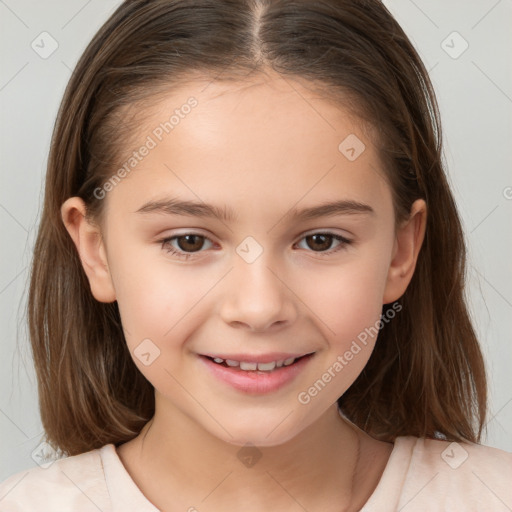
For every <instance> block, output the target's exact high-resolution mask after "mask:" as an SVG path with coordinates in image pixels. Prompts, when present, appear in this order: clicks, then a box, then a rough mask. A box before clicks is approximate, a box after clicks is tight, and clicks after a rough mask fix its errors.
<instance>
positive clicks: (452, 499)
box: [395, 436, 512, 511]
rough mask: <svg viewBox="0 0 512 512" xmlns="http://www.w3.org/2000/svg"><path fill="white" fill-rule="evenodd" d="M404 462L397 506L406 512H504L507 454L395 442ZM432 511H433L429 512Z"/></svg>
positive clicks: (509, 504) (508, 502)
mask: <svg viewBox="0 0 512 512" xmlns="http://www.w3.org/2000/svg"><path fill="white" fill-rule="evenodd" d="M395 445H396V447H397V450H401V451H402V452H403V454H404V455H405V461H407V471H406V473H405V475H404V482H403V493H402V496H401V505H402V506H404V505H405V504H406V503H409V504H410V505H409V507H410V508H408V510H416V509H417V510H426V509H427V508H428V509H429V510H434V509H433V508H432V505H433V503H435V504H436V505H437V503H439V505H440V508H439V510H452V509H453V510H461V509H463V510H492V511H494V510H510V509H511V508H512V485H511V483H512V453H509V452H506V451H504V450H499V449H497V448H491V447H489V446H484V445H478V444H473V443H468V442H461V443H457V442H449V441H443V440H437V439H424V438H416V437H411V436H407V437H403V438H397V440H396V442H395ZM435 510H437V509H435Z"/></svg>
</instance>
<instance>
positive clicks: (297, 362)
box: [199, 352, 314, 395]
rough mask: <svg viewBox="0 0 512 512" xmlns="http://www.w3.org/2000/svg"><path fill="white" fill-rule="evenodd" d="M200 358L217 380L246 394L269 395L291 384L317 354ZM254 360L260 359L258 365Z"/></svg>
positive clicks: (203, 356) (213, 356)
mask: <svg viewBox="0 0 512 512" xmlns="http://www.w3.org/2000/svg"><path fill="white" fill-rule="evenodd" d="M220 356H221V354H219V355H217V354H215V355H210V356H207V355H200V356H199V360H200V361H201V362H202V363H203V364H205V366H206V368H207V369H208V371H209V372H210V375H212V376H213V377H214V378H215V380H217V381H220V382H221V383H222V384H223V385H226V384H227V385H228V386H229V387H230V388H234V389H235V390H237V391H242V392H244V393H245V394H252V395H258V394H265V393H271V392H273V391H277V390H278V389H280V388H282V387H284V386H285V385H287V384H289V383H291V382H292V381H293V380H294V379H295V377H296V376H297V375H299V373H300V372H301V371H302V370H303V369H304V368H305V366H306V365H307V364H308V363H309V361H310V360H311V359H312V357H313V356H314V352H311V353H308V354H304V355H291V354H267V355H264V356H250V355H243V354H240V355H238V354H237V355H235V354H233V355H229V356H228V355H224V357H220ZM254 359H259V360H257V361H255V360H254Z"/></svg>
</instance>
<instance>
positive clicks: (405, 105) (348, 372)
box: [0, 0, 512, 512]
mask: <svg viewBox="0 0 512 512" xmlns="http://www.w3.org/2000/svg"><path fill="white" fill-rule="evenodd" d="M441 153H442V151H441V131H440V123H439V114H438V108H437V104H436V99H435V95H434V92H433V90H432V85H431V83H430V81H429V78H428V74H427V72H426V70H425V68H424V66H423V64H422V62H421V60H420V58H419V57H418V55H417V53H416V52H415V50H414V48H413V46H412V45H411V43H410V42H409V40H408V39H407V37H406V36H405V34H404V32H403V31H402V30H401V28H400V27H399V26H398V24H397V23H396V21H395V20H394V19H393V18H392V16H391V15H390V13H389V12H388V11H387V10H386V8H385V7H384V6H383V5H382V4H381V3H380V2H379V1H378V0H357V1H354V0H350V1H348V0H346V1H345V0H322V1H316V2H311V1H305V0H277V1H269V0H245V1H244V0H200V1H198V0H195V1H190V0H153V1H143V0H130V1H126V2H124V3H123V4H122V5H121V6H120V7H119V8H118V9H117V11H116V12H115V13H114V14H113V15H112V17H111V18H110V19H109V20H108V21H107V22H106V23H105V25H104V26H103V27H102V28H101V30H100V31H99V32H98V34H97V35H96V36H95V37H94V39H93V41H92V42H91V43H90V45H89V47H88V48H87V49H86V51H85V53H84V54H83V56H82V58H81V60H80V61H79V63H78V65H77V67H76V70H75V72H74V74H73V76H72V78H71V80H70V83H69V86H68V88H67V90H66V93H65V97H64V99H63V102H62V105H61V108H60V112H59V116H58V120H57V124H56V127H55V131H54V134H53V143H52V147H51V152H50V156H49V165H48V172H47V178H46V189H45V194H46V196H45V203H44V211H43V213H42V219H41V224H40V228H39V235H38V239H37V243H36V246H35V253H34V260H33V268H32V276H31V283H30V296H29V325H30V334H31V343H32V349H33V353H34V358H35V364H36V369H37V375H38V383H39V397H40V409H41V416H42V421H43V424H44V427H45V431H46V442H47V447H49V448H51V449H54V450H56V451H57V452H58V453H59V455H62V456H64V457H63V458H60V459H59V460H57V461H55V462H53V463H52V461H49V462H48V463H47V464H44V465H43V466H44V467H38V468H35V469H31V470H30V471H27V472H23V473H19V474H17V475H14V476H12V477H11V478H9V479H8V480H6V481H5V482H4V483H3V484H2V486H1V491H0V497H1V499H0V509H1V510H5V511H7V510H9V511H18V510H19V511H21V510H23V511H25V510H26V511H28V510H30V511H35V510H59V511H61V510H73V511H85V510H101V511H103V512H107V511H120V510H123V511H125V510H137V511H156V510H165V511H171V512H174V511H187V510H188V511H201V512H207V511H223V512H226V511H227V512H229V511H231V510H240V509H243V510H244V511H248V512H252V511H262V510H270V509H276V510H287V511H288V510H289V511H301V510H307V511H311V512H312V511H317V510H322V511H324V512H335V511H337V512H338V511H341V510H345V511H348V510H350V511H355V510H363V511H365V512H369V511H376V510H378V511H387V510H389V511H391V510H402V509H405V510H407V511H412V510H427V509H428V510H482V509H485V510H510V509H511V507H512V494H511V491H510V482H511V481H512V454H509V453H507V452H504V451H501V450H497V449H493V448H490V447H485V446H482V445H480V444H479V443H480V439H481V436H482V432H483V427H484V424H485V419H486V400H487V397H486V377H485V372H484V364H483V360H482V354H481V351H480V348H479V345H478V342H477V339H476V337H475V332H474V329H473V327H472V324H471V322H470V318H469V315H468V310H467V306H466V303H465V301H464V288H463V284H464V272H465V259H464V258H465V252H464V238H463V233H462V230H461V223H460V220H459V216H458V213H457V210H456V206H455V203H454V200H453V197H452V195H451V192H450V189H449V186H448V183H447V180H446V176H445V172H444V169H443V166H442V159H441Z"/></svg>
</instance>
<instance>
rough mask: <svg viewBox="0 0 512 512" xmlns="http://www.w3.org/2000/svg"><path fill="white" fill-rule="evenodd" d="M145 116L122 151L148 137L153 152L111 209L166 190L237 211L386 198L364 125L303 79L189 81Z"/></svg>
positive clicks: (161, 98) (115, 193) (122, 188)
mask: <svg viewBox="0 0 512 512" xmlns="http://www.w3.org/2000/svg"><path fill="white" fill-rule="evenodd" d="M144 118H145V122H144V126H141V127H139V129H138V130H137V137H136V140H137V142H136V143H135V145H134V147H133V148H127V152H126V154H127V155H130V154H131V152H132V151H133V150H135V151H136V150H137V148H139V146H140V147H142V146H144V145H147V143H148V141H149V140H151V141H152V143H151V144H150V145H151V146H152V148H151V150H149V151H146V153H147V154H146V155H145V156H144V157H143V158H139V159H138V160H137V162H136V165H134V166H133V167H131V168H130V172H129V173H127V174H128V175H127V177H126V178H124V179H123V183H122V184H121V185H122V186H117V187H116V188H115V190H114V191H113V192H112V193H110V195H109V202H110V201H114V200H115V197H116V196H117V197H118V200H121V196H122V202H123V204H124V205H126V206H128V205H130V208H132V207H133V208H134V207H135V206H139V207H140V205H141V204H143V202H144V201H147V200H149V199H152V198H155V197H157V196H160V195H161V192H162V191H163V190H164V189H165V190H167V191H171V190H172V191H174V194H173V195H175V196H176V195H181V196H186V197H187V198H193V199H195V200H197V199H198V198H201V199H204V200H205V201H207V200H208V202H217V199H218V198H220V199H221V200H222V202H223V203H226V202H230V203H231V204H233V202H236V201H238V202H239V204H233V206H234V207H235V208H237V207H239V206H241V203H244V202H247V201H253V204H259V205H260V206H262V205H267V206H269V205H270V204H283V205H288V206H289V207H291V206H292V205H293V203H297V202H298V201H302V200H311V201H314V200H315V198H317V199H318V198H320V197H321V199H322V200H325V199H340V198H342V196H343V195H344V194H351V197H350V198H351V199H354V200H360V201H362V202H369V201H372V200H379V199H380V198H382V197H383V193H384V194H386V193H387V192H389V191H387V192H386V189H387V185H386V182H385V180H384V179H383V176H384V175H383V172H382V169H381V166H380V163H379V159H378V155H377V153H376V149H375V147H374V146H373V143H372V141H371V140H370V139H369V138H368V137H367V135H366V133H367V132H366V131H363V129H362V123H360V122H359V120H358V119H357V118H355V117H354V116H353V115H352V114H351V111H349V110H348V109H345V108H343V105H339V104H336V103H334V102H333V101H331V100H329V99H326V98H325V96H322V95H321V94H320V93H318V92H316V91H315V90H313V89H312V88H311V87H308V84H307V83H306V82H304V81H298V80H296V79H291V78H289V77H287V78H284V77H281V76H268V75H262V76H256V77H253V78H251V79H250V80H249V79H246V80H240V81H218V80H208V79H196V80H193V81H190V82H188V83H185V84H183V85H180V86H179V87H177V88H175V89H173V90H172V91H169V92H168V93H167V94H162V95H160V96H159V97H158V101H156V102H154V104H153V105H152V107H151V109H150V111H149V114H148V112H146V115H145V116H144ZM347 150H348V151H349V153H347ZM350 151H351V153H350ZM354 152H355V156H356V158H354ZM349 157H350V158H349ZM125 163H126V162H125ZM194 196H195V197H194ZM132 211H133V210H132Z"/></svg>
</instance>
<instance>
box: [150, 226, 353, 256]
mask: <svg viewBox="0 0 512 512" xmlns="http://www.w3.org/2000/svg"><path fill="white" fill-rule="evenodd" d="M186 235H192V236H199V237H201V238H204V239H205V240H208V241H209V242H210V243H211V244H212V245H215V242H214V241H213V240H212V239H211V238H210V237H209V236H206V235H204V234H203V233H201V232H199V231H190V230H189V231H184V232H182V233H173V234H172V235H169V236H167V237H164V238H161V239H159V240H158V242H159V243H160V244H161V247H162V250H163V249H164V248H165V246H166V245H168V246H169V247H170V249H167V253H169V254H172V255H174V256H176V257H177V258H179V259H183V260H188V259H190V258H196V257H197V256H199V255H200V254H201V253H204V252H205V251H204V250H199V251H193V252H186V251H182V250H180V249H176V248H174V247H173V246H172V245H171V241H172V240H175V239H177V238H179V237H182V236H186ZM313 235H327V236H331V237H333V238H334V240H336V241H337V242H339V244H338V245H337V246H336V247H335V248H334V249H328V250H326V251H312V250H306V252H309V253H312V254H315V255H317V256H320V258H322V257H328V256H330V255H332V254H334V253H337V252H339V251H341V250H343V249H346V248H347V247H348V246H350V245H351V244H352V243H353V242H354V240H353V239H350V238H347V237H346V236H344V235H340V234H339V233H336V232H334V231H332V230H331V229H328V228H326V229H324V230H322V229H316V230H310V231H306V232H304V233H302V234H301V235H300V236H299V238H298V239H297V241H296V242H294V243H293V245H294V246H295V245H296V244H297V243H300V242H301V241H302V240H305V239H306V238H307V237H309V236H313Z"/></svg>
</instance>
